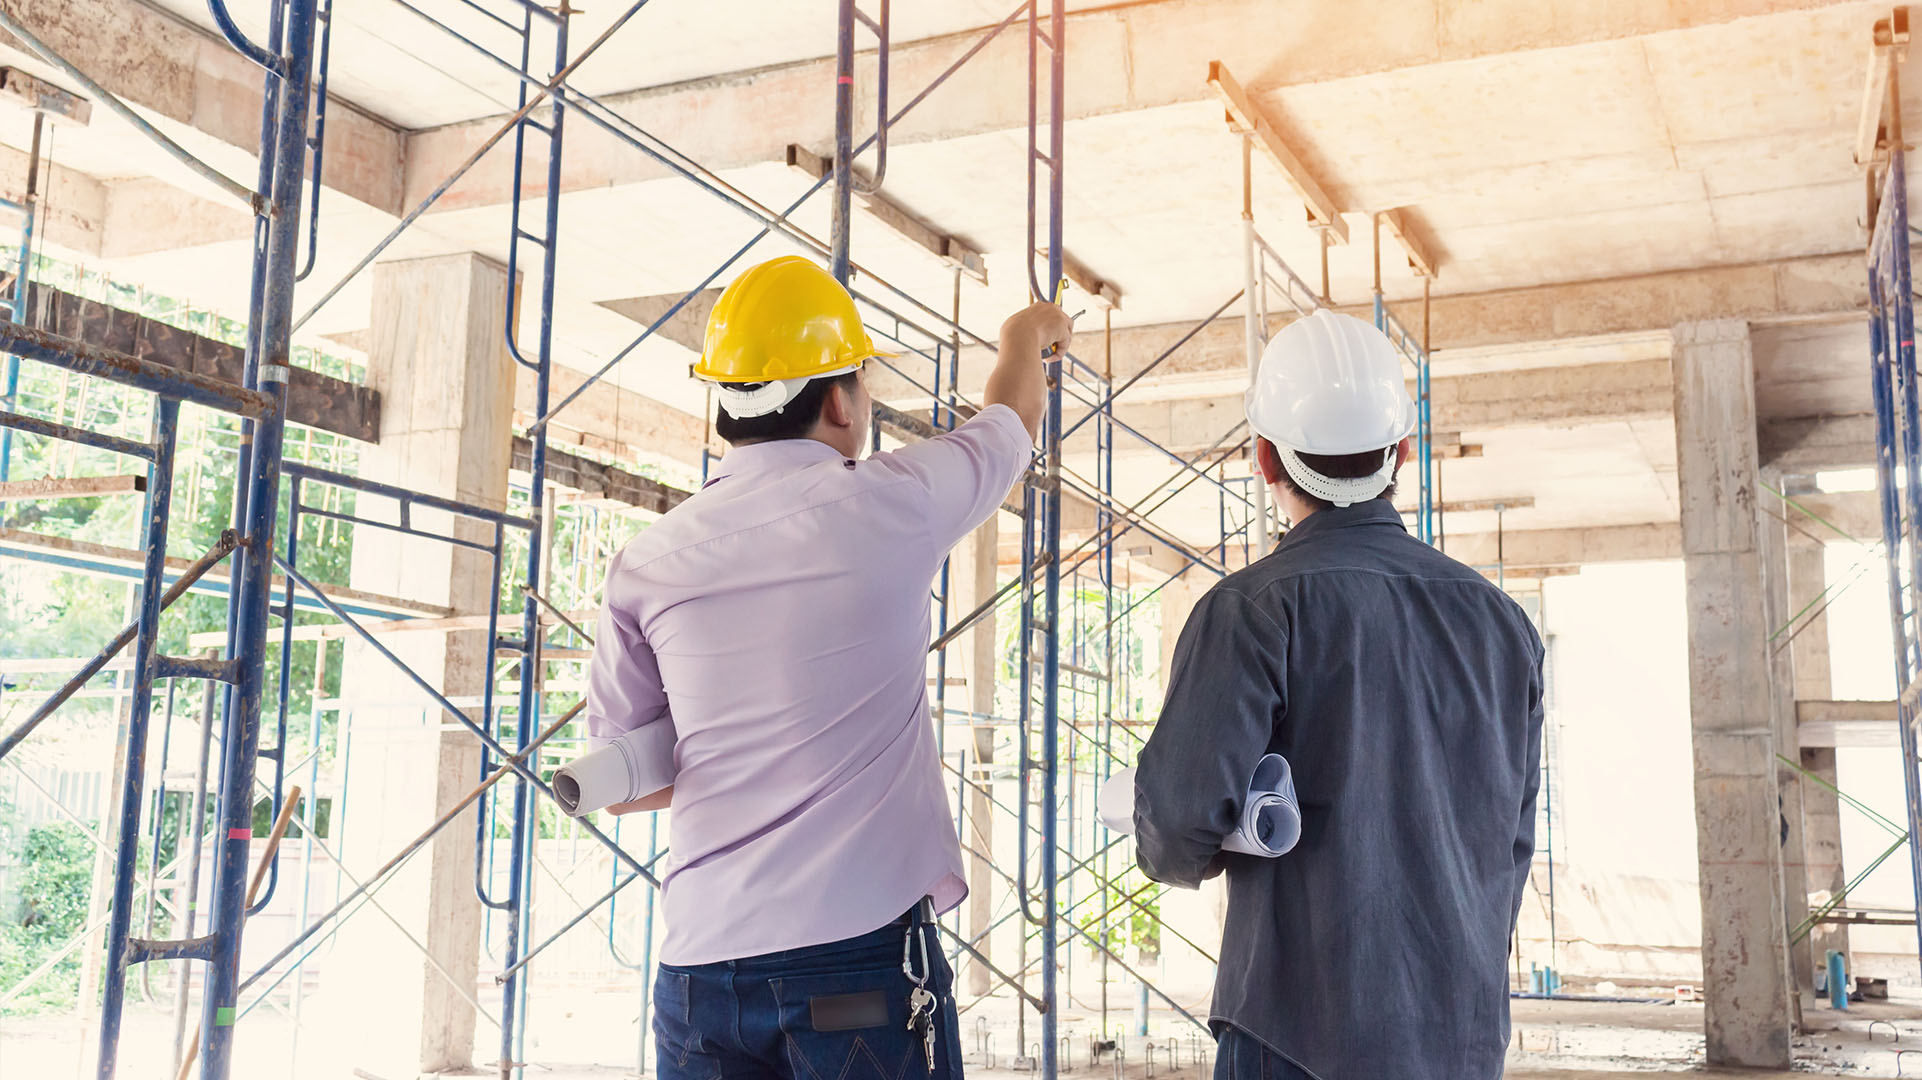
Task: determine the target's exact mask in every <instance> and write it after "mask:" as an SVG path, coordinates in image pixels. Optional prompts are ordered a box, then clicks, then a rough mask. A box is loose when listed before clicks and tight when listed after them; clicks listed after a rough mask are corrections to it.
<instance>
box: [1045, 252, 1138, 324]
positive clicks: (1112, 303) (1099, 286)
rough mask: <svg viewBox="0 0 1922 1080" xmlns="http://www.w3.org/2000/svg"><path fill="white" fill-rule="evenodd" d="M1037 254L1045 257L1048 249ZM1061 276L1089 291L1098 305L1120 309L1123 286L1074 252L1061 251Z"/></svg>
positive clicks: (1089, 297) (1085, 291) (1084, 290)
mask: <svg viewBox="0 0 1922 1080" xmlns="http://www.w3.org/2000/svg"><path fill="white" fill-rule="evenodd" d="M1035 254H1036V255H1038V256H1040V257H1041V258H1044V259H1045V258H1047V257H1048V249H1047V248H1042V249H1041V250H1040V251H1038V252H1036V253H1035ZM1061 276H1062V277H1064V278H1067V279H1068V284H1070V285H1073V286H1074V287H1075V288H1077V289H1080V290H1081V291H1082V292H1084V293H1087V294H1088V299H1089V300H1092V301H1093V302H1094V305H1095V306H1096V307H1102V308H1114V309H1116V310H1119V309H1120V307H1121V287H1120V286H1118V285H1116V284H1114V283H1113V282H1111V281H1109V280H1107V279H1106V278H1103V277H1101V276H1100V275H1098V274H1096V273H1095V272H1094V271H1093V270H1090V269H1088V264H1087V263H1084V262H1082V261H1081V260H1080V259H1077V258H1075V257H1074V254H1073V253H1072V252H1069V251H1063V252H1062V253H1061Z"/></svg>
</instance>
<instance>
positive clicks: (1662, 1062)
mask: <svg viewBox="0 0 1922 1080" xmlns="http://www.w3.org/2000/svg"><path fill="white" fill-rule="evenodd" d="M635 1000H636V999H635V997H634V995H631V994H628V993H626V992H625V991H605V990H603V991H600V992H596V991H591V990H569V989H564V988H555V989H554V990H551V991H549V992H548V993H546V994H543V995H542V997H541V999H540V1000H539V1001H538V1002H537V1008H536V1010H535V1014H534V1015H535V1016H536V1023H535V1030H534V1031H532V1032H531V1033H530V1034H531V1035H532V1045H530V1047H529V1054H528V1057H529V1059H530V1065H531V1066H532V1067H531V1068H530V1070H529V1076H535V1075H538V1076H539V1077H541V1078H542V1080H616V1078H631V1077H635V1076H637V1075H638V1074H637V1073H636V1072H635V1070H634V1067H633V1059H632V1057H631V1054H632V1046H633V1043H632V1039H633V1037H634V1036H635V1035H636V1034H637V1033H638V1029H637V1028H636V1027H635V1026H634V1024H633V1019H632V1016H631V1013H632V1010H633V1005H634V1002H635ZM1810 1016H1811V1017H1812V1018H1813V1020H1814V1027H1815V1031H1814V1032H1813V1033H1812V1034H1811V1035H1808V1036H1803V1037H1798V1038H1797V1039H1796V1041H1795V1042H1796V1067H1795V1068H1794V1070H1793V1071H1791V1072H1786V1073H1775V1072H1753V1071H1726V1070H1711V1069H1707V1068H1705V1067H1704V1066H1703V1064H1702V1057H1703V1055H1702V1027H1701V1025H1702V1009H1701V1006H1700V1005H1634V1004H1615V1003H1587V1002H1566V1001H1552V1002H1551V1001H1518V1002H1516V1003H1515V1007H1514V1033H1515V1034H1514V1042H1513V1045H1512V1046H1511V1048H1510V1051H1509V1067H1508V1070H1507V1073H1506V1076H1507V1077H1508V1078H1509V1080H1604V1078H1610V1077H1627V1076H1636V1075H1648V1074H1650V1073H1679V1074H1687V1075H1695V1076H1743V1077H1749V1078H1752V1080H1763V1078H1768V1077H1784V1076H1877V1077H1883V1076H1898V1075H1902V1074H1901V1073H1898V1072H1897V1056H1898V1054H1902V1055H1909V1054H1916V1055H1922V997H1917V998H1915V999H1913V1000H1898V1001H1894V1002H1887V1003H1867V1004H1861V1005H1857V1006H1856V1007H1855V1008H1853V1009H1851V1010H1850V1011H1849V1012H1848V1013H1847V1014H1846V1015H1842V1014H1835V1013H1832V1012H1831V1011H1830V1010H1828V1009H1827V1008H1826V1007H1825V1006H1818V1007H1817V1008H1816V1009H1815V1010H1814V1011H1812V1012H1811V1013H1810ZM623 1017H625V1019H623ZM996 1019H997V1020H998V1019H999V1018H998V1017H997V1018H996ZM248 1025H249V1026H248V1029H247V1030H245V1031H244V1032H243V1035H242V1038H241V1041H240V1046H241V1057H240V1061H239V1062H238V1063H237V1068H236V1073H235V1075H237V1076H239V1075H244V1076H247V1077H249V1078H250V1080H271V1078H277V1077H298V1078H300V1080H348V1078H350V1077H353V1076H361V1077H366V1076H368V1075H370V1074H368V1073H364V1072H362V1073H356V1072H355V1071H354V1070H353V1069H352V1068H350V1067H340V1066H339V1065H337V1064H336V1063H332V1062H328V1061H326V1060H324V1059H326V1058H327V1057H329V1056H330V1050H332V1049H337V1048H338V1047H339V1046H340V1045H341V1044H342V1043H344V1042H346V1041H349V1040H346V1039H343V1038H342V1037H341V1035H342V1033H340V1032H333V1031H331V1030H330V1031H320V1030H316V1028H318V1027H320V1026H321V1025H319V1024H310V1025H309V1026H308V1028H307V1031H306V1033H305V1034H304V1035H303V1037H302V1041H301V1043H300V1044H299V1052H298V1054H297V1055H295V1056H296V1057H297V1058H298V1060H299V1066H298V1068H297V1069H292V1070H291V1071H290V1065H289V1051H290V1049H292V1048H291V1047H290V1046H289V1043H288V1037H289V1026H288V1024H287V1021H286V1019H285V1018H284V1017H282V1016H280V1015H278V1014H275V1013H271V1012H267V1011H264V1010H263V1011H262V1012H260V1013H256V1014H255V1015H254V1016H252V1017H250V1018H249V1020H248ZM1152 1026H1153V1029H1154V1030H1155V1032H1156V1035H1157V1041H1160V1040H1162V1039H1165V1038H1166V1037H1167V1036H1169V1035H1173V1034H1175V1033H1176V1032H1177V1031H1181V1030H1182V1029H1181V1028H1180V1027H1178V1026H1177V1024H1176V1023H1175V1022H1174V1021H1173V1020H1172V1018H1171V1017H1163V1016H1161V1015H1160V1014H1157V1015H1156V1016H1155V1017H1154V1018H1153V1024H1152ZM1871 1026H1873V1029H1874V1030H1873V1031H1871V1030H1870V1028H1871ZM330 1029H331V1025H330ZM970 1030H972V1029H971V1028H970ZM170 1033H171V1024H170V1023H169V1022H168V1020H167V1017H166V1015H165V1013H164V1012H163V1011H162V1010H158V1009H150V1008H134V1009H130V1010H129V1016H128V1026H127V1036H126V1039H125V1041H124V1042H123V1044H122V1059H121V1060H122V1068H121V1076H122V1077H124V1078H126V1080H162V1078H166V1077H170V1076H171V1075H172V1074H171V1071H170V1069H169V1068H168V1065H169V1059H170V1058H171V1054H170V1053H169V1052H168V1051H167V1050H166V1049H165V1048H166V1047H167V1046H168V1045H169V1042H170V1040H169V1035H170ZM969 1038H970V1037H969V1036H964V1045H966V1046H970V1047H971V1046H972V1043H971V1042H970V1041H969ZM1000 1041H1001V1042H1003V1043H1007V1042H1009V1041H1010V1040H1009V1039H1007V1038H1005V1037H1003V1038H1002V1039H1001V1040H1000ZM1180 1041H1181V1042H1182V1043H1183V1044H1184V1049H1183V1050H1182V1052H1181V1055H1180V1057H1181V1059H1182V1060H1181V1066H1182V1067H1180V1068H1177V1069H1173V1070H1170V1069H1169V1068H1167V1067H1166V1062H1165V1059H1163V1065H1162V1067H1161V1068H1159V1069H1158V1070H1156V1072H1155V1073H1154V1080H1191V1078H1197V1073H1198V1070H1197V1069H1196V1067H1195V1062H1194V1061H1193V1059H1192V1057H1191V1051H1189V1050H1188V1049H1186V1046H1187V1038H1186V1035H1185V1032H1184V1033H1183V1034H1182V1035H1181V1036H1180ZM1071 1042H1072V1044H1073V1045H1074V1047H1075V1050H1076V1054H1075V1058H1074V1067H1073V1068H1071V1069H1068V1070H1065V1071H1064V1075H1066V1076H1086V1077H1090V1078H1094V1077H1101V1078H1104V1080H1105V1078H1111V1077H1112V1078H1115V1080H1148V1071H1147V1068H1146V1066H1145V1064H1144V1063H1140V1062H1134V1063H1130V1064H1129V1065H1128V1066H1127V1067H1126V1069H1125V1070H1124V1072H1123V1073H1122V1074H1120V1075H1119V1076H1117V1074H1116V1073H1115V1072H1114V1070H1113V1068H1112V1066H1111V1065H1110V1064H1109V1063H1107V1062H1104V1063H1102V1064H1101V1065H1099V1066H1097V1067H1094V1068H1090V1067H1089V1066H1088V1064H1087V1061H1086V1058H1085V1056H1084V1055H1083V1054H1082V1053H1081V1046H1080V1043H1079V1041H1074V1040H1071ZM91 1044H92V1036H91V1032H90V1031H83V1030H82V1029H80V1028H79V1026H78V1025H77V1024H76V1023H75V1022H74V1021H73V1020H72V1019H70V1018H63V1017H45V1018H26V1019H23V1018H18V1017H14V1018H0V1063H4V1064H5V1066H6V1069H5V1072H6V1074H7V1075H9V1076H13V1075H21V1076H36V1077H43V1078H48V1080H64V1078H65V1077H68V1076H79V1075H81V1074H82V1072H81V1063H82V1058H83V1055H84V1054H86V1052H87V1051H89V1050H90V1048H91ZM481 1056H484V1055H479V1054H477V1059H478V1058H479V1057H481ZM971 1056H972V1055H971ZM623 1058H625V1059H626V1061H625V1062H622V1060H621V1059H623ZM1006 1060H1007V1059H1006V1057H1005V1054H1004V1055H1003V1056H1001V1057H1000V1059H999V1061H998V1062H997V1064H998V1065H1000V1066H1002V1067H999V1068H993V1069H989V1068H984V1067H982V1066H981V1065H980V1064H978V1062H977V1063H973V1064H971V1065H970V1067H969V1069H968V1073H969V1075H970V1076H972V1077H976V1078H979V1080H1027V1078H1028V1077H1029V1076H1030V1074H1029V1073H1028V1072H1027V1071H1026V1070H1020V1071H1016V1070H1011V1069H1008V1068H1006V1067H1005V1063H1006ZM1202 1064H1203V1065H1204V1066H1206V1065H1208V1064H1209V1062H1207V1061H1204V1062H1203V1063H1202ZM1903 1064H1904V1065H1906V1066H1907V1067H1908V1070H1909V1072H1910V1073H1911V1074H1913V1073H1914V1072H1915V1071H1916V1070H1915V1068H1914V1067H1915V1064H1916V1059H1915V1058H1910V1059H1909V1060H1907V1061H1905V1062H1904V1063H1903ZM377 1080H401V1078H399V1077H397V1076H385V1075H379V1076H378V1077H377Z"/></svg>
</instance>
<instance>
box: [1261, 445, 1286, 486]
mask: <svg viewBox="0 0 1922 1080" xmlns="http://www.w3.org/2000/svg"><path fill="white" fill-rule="evenodd" d="M1255 467H1256V468H1258V469H1260V470H1261V479H1262V482H1263V483H1266V484H1279V483H1281V455H1280V454H1279V453H1277V452H1276V451H1275V444H1274V443H1271V442H1269V441H1268V440H1267V439H1264V438H1262V437H1261V436H1259V435H1257V436H1255Z"/></svg>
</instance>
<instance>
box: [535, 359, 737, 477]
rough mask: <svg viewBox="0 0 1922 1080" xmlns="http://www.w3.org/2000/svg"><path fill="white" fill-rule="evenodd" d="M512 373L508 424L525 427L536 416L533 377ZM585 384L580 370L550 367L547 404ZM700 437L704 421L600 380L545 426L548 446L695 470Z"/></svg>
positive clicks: (705, 427)
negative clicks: (653, 459)
mask: <svg viewBox="0 0 1922 1080" xmlns="http://www.w3.org/2000/svg"><path fill="white" fill-rule="evenodd" d="M515 371H516V376H515V381H514V423H515V425H517V426H519V427H521V428H523V429H525V428H526V427H527V425H529V424H531V423H533V422H534V420H535V418H536V417H538V416H539V414H540V411H539V410H538V409H536V408H535V402H534V390H535V387H534V373H533V372H531V371H528V370H527V369H525V368H520V367H516V369H515ZM586 381H587V375H586V373H585V372H581V371H576V370H575V369H573V368H570V367H563V366H561V365H559V364H556V365H554V369H553V372H552V374H551V375H550V376H549V382H550V384H551V386H550V389H549V397H548V400H549V402H550V403H556V402H559V401H560V400H561V399H563V398H565V397H566V396H567V395H568V394H570V393H572V392H573V391H574V388H575V387H577V386H579V385H581V384H582V383H583V382H586ZM706 435H707V423H706V421H705V420H703V419H702V418H701V417H698V416H695V415H694V414H693V413H686V412H682V411H681V410H679V409H676V408H674V407H672V406H669V405H664V404H662V403H661V402H659V401H656V400H654V399H653V398H651V397H647V396H646V395H644V394H637V393H635V392H634V391H632V390H624V389H622V388H621V387H619V386H616V385H614V384H613V383H611V382H608V381H606V380H605V379H603V380H602V381H600V382H598V383H595V384H594V385H593V386H591V387H589V388H588V389H587V392H586V393H584V394H582V395H581V396H580V397H579V398H578V399H576V400H575V402H574V403H573V404H572V405H569V406H568V407H567V410H566V411H565V412H562V413H561V414H560V415H558V416H556V417H555V418H554V419H553V420H552V421H551V422H550V423H549V424H548V442H549V444H550V445H557V444H558V445H565V444H568V443H573V444H575V445H579V446H584V447H589V448H591V449H594V450H598V451H602V452H605V453H612V454H617V455H622V456H625V455H627V454H629V453H632V452H633V451H635V450H640V451H643V452H646V453H649V454H659V455H661V456H663V457H668V458H672V459H674V460H675V461H679V462H682V463H684V464H688V465H692V466H694V467H695V468H699V467H700V464H701V446H702V442H703V440H704V439H705V438H706Z"/></svg>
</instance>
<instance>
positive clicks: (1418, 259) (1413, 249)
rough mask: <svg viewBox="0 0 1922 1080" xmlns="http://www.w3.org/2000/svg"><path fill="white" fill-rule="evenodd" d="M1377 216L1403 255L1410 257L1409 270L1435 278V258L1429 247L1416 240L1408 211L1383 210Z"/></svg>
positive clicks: (1404, 209)
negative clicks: (1399, 246)
mask: <svg viewBox="0 0 1922 1080" xmlns="http://www.w3.org/2000/svg"><path fill="white" fill-rule="evenodd" d="M1376 216H1377V217H1379V218H1380V219H1381V227H1382V229H1383V230H1384V231H1386V232H1387V233H1388V235H1389V237H1390V238H1391V239H1393V240H1394V241H1395V243H1397V244H1399V245H1401V250H1402V252H1403V254H1406V255H1407V256H1408V266H1409V268H1410V269H1412V270H1413V271H1415V273H1417V274H1420V275H1421V276H1422V277H1434V276H1435V257H1434V255H1432V254H1430V253H1429V250H1428V247H1427V245H1426V244H1424V243H1422V242H1421V240H1419V239H1417V238H1416V236H1415V232H1414V228H1413V226H1412V225H1411V224H1410V222H1409V219H1408V211H1407V209H1406V208H1401V209H1396V210H1383V211H1382V212H1381V213H1380V214H1378V215H1376Z"/></svg>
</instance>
